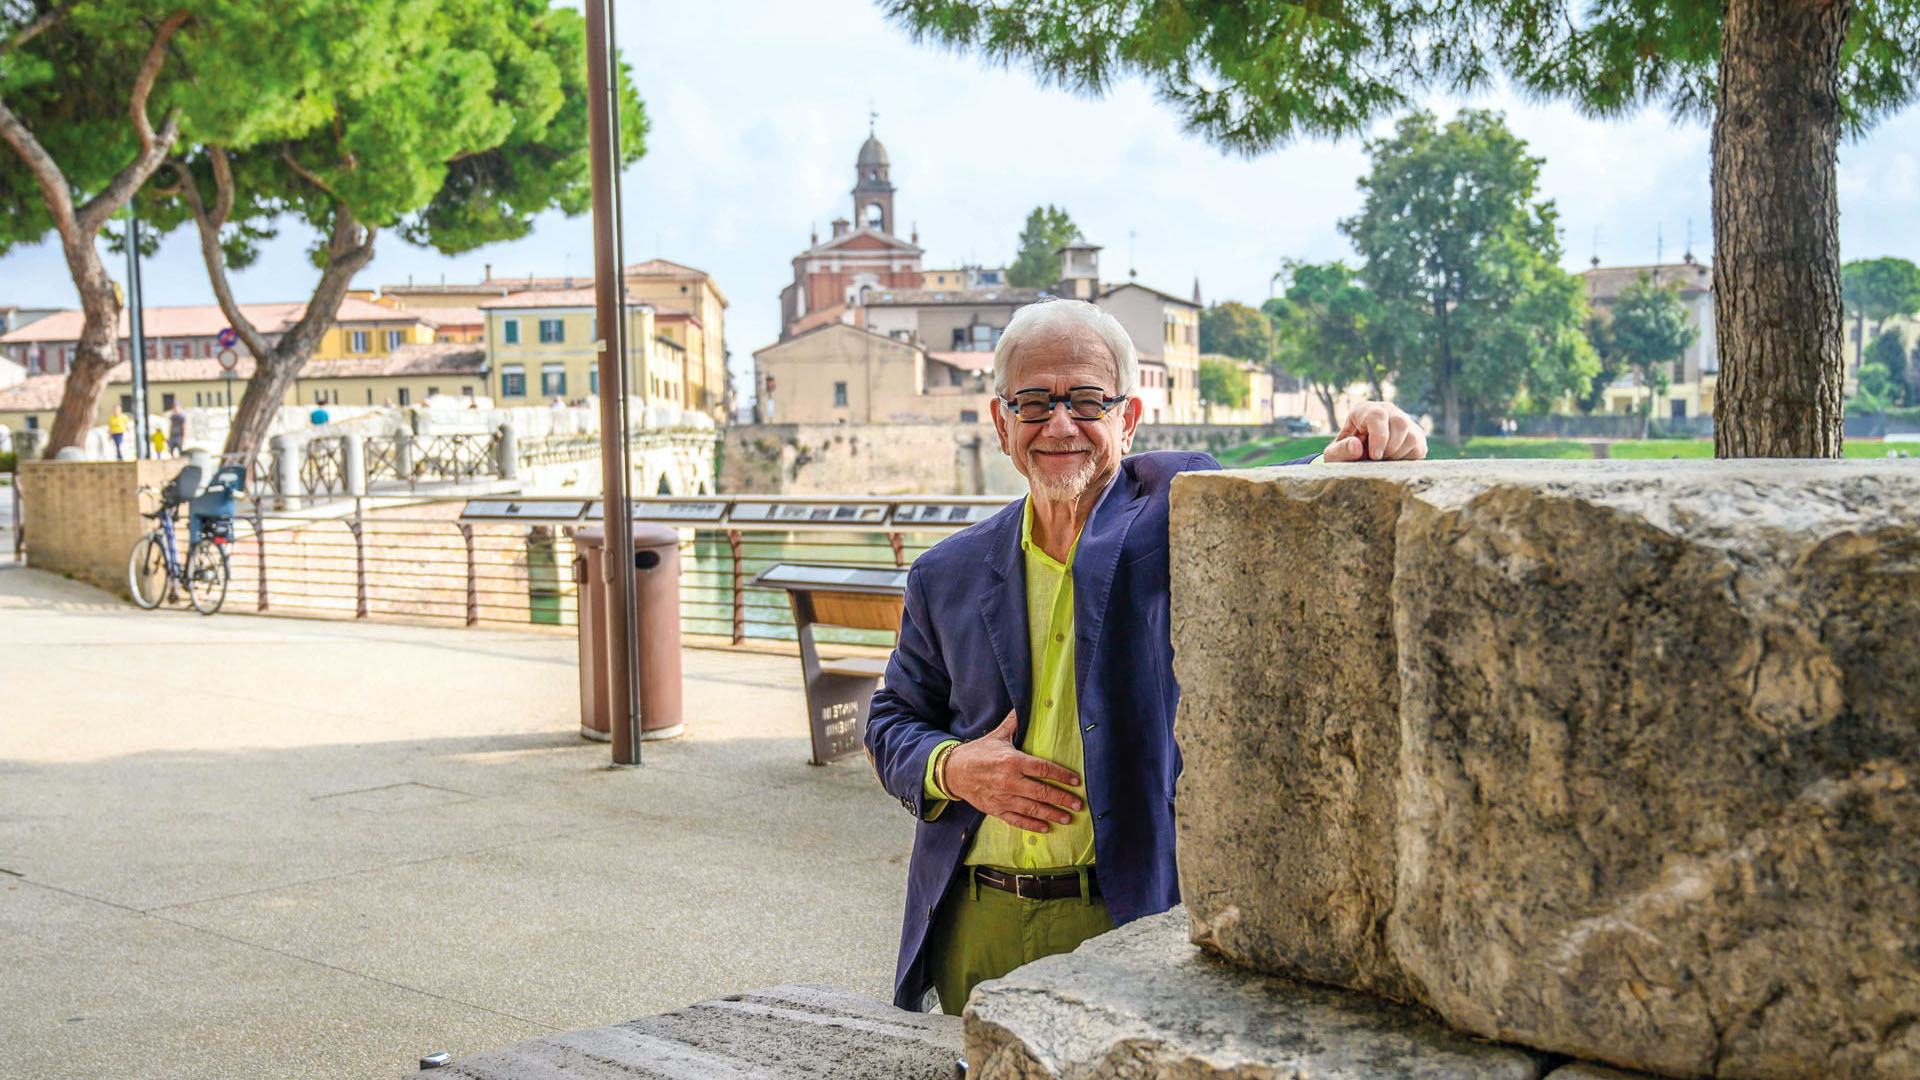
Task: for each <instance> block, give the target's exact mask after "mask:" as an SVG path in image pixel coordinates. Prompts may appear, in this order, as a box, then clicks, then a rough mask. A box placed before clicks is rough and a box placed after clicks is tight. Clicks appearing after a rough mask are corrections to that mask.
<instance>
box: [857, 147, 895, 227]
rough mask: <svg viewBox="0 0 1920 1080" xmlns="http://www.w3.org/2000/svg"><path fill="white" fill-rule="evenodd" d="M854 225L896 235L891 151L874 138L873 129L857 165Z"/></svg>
mask: <svg viewBox="0 0 1920 1080" xmlns="http://www.w3.org/2000/svg"><path fill="white" fill-rule="evenodd" d="M853 173H854V184H853V221H854V227H855V228H861V229H873V230H875V231H876V232H882V233H886V234H887V235H888V236H892V235H893V183H892V181H890V180H888V179H887V148H886V147H884V146H881V145H880V140H879V139H876V138H874V136H873V128H872V126H871V125H869V126H868V128H867V141H866V142H864V143H861V144H860V157H859V158H858V159H857V160H856V161H855V162H854V165H853Z"/></svg>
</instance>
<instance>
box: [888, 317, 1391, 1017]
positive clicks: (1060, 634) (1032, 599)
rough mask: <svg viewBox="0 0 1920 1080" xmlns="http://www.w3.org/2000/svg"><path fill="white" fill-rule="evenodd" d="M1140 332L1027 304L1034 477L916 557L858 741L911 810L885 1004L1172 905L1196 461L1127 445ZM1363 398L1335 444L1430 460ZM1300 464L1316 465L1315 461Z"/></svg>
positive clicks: (1018, 330) (996, 421) (1020, 326)
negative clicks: (1178, 564)
mask: <svg viewBox="0 0 1920 1080" xmlns="http://www.w3.org/2000/svg"><path fill="white" fill-rule="evenodd" d="M1136 366H1137V365H1136V360H1135V356H1134V349H1133V343H1132V342H1131V341H1130V340H1129V339H1128V338H1127V334H1126V331H1125V330H1123V329H1122V328H1121V326H1120V324H1119V323H1118V322H1117V321H1115V320H1114V319H1113V317H1112V316H1110V315H1107V314H1105V313H1104V312H1102V311H1100V309H1098V308H1096V307H1095V306H1093V305H1092V304H1089V303H1086V302H1084V301H1079V300H1054V301H1043V302H1041V303H1038V304H1034V305H1031V306H1029V307H1026V308H1022V309H1021V310H1020V311H1018V312H1016V313H1015V315H1014V317H1013V319H1012V321H1011V322H1010V323H1009V324H1008V326H1007V329H1006V332H1005V333H1004V334H1003V335H1002V337H1001V339H1000V345H999V347H998V348H997V349H996V350H995V352H994V358H993V370H994V391H995V394H996V396H997V397H998V398H999V403H998V405H997V406H996V407H995V409H994V410H993V426H994V430H995V431H996V432H998V433H999V437H1000V448H1001V450H1002V451H1004V452H1005V453H1006V454H1007V455H1008V456H1009V457H1011V458H1012V459H1013V464H1014V467H1015V468H1016V469H1018V470H1019V471H1020V473H1021V475H1023V476H1025V477H1026V478H1027V482H1028V486H1029V494H1028V496H1027V498H1025V499H1022V500H1020V501H1019V502H1016V503H1014V504H1012V505H1010V506H1008V507H1007V508H1006V509H1005V510H1004V511H1002V512H1000V513H999V514H996V515H995V516H994V517H993V518H991V519H990V520H988V521H984V522H981V523H980V524H978V525H975V526H973V527H972V528H969V529H967V530H965V531H964V532H961V533H958V534H956V535H954V536H952V537H949V538H948V539H946V540H945V541H943V542H941V543H940V544H938V545H936V546H935V547H934V548H933V549H932V550H930V551H928V552H927V553H926V554H925V555H922V556H921V557H920V558H919V560H918V561H916V562H915V563H914V565H913V569H912V571H911V572H910V573H909V574H908V576H907V598H906V612H905V615H904V617H903V619H902V621H901V626H900V644H899V646H898V647H897V648H896V649H895V650H894V653H893V658H892V660H891V661H890V662H889V663H888V665H887V679H886V686H885V688H884V689H882V690H881V691H880V692H879V693H877V694H875V695H874V698H873V709H872V713H871V717H870V719H869V720H868V725H867V748H868V750H869V752H870V753H871V754H872V756H873V761H874V766H875V769H876V770H877V771H878V773H879V775H880V779H881V782H882V783H883V784H884V785H885V787H886V789H887V791H888V792H889V793H890V794H892V795H893V796H894V797H896V798H898V799H899V800H900V801H901V803H902V804H903V805H905V806H906V807H907V808H908V809H909V810H911V811H912V812H913V813H914V814H915V816H916V817H918V818H919V819H920V820H919V825H918V829H917V833H916V835H915V838H914V845H913V864H912V868H911V871H910V877H909V883H908V886H907V913H906V926H905V929H904V931H903V932H902V934H901V940H900V959H899V967H898V969H897V972H896V975H895V988H894V1001H895V1003H896V1004H898V1005H900V1006H902V1007H904V1008H912V1009H918V1008H926V1007H927V1006H928V1005H929V1004H930V1001H929V991H934V992H936V993H937V994H938V998H939V1004H940V1007H941V1008H943V1009H945V1010H946V1011H947V1012H949V1013H956V1014H957V1013H959V1012H960V1010H961V1009H962V1007H963V1006H964V1005H965V1004H966V999H967V995H968V993H969V992H971V990H972V989H973V986H974V984H975V983H977V982H980V981H982V980H984V979H991V978H997V977H999V976H1001V975H1004V974H1006V973H1007V972H1008V971H1011V970H1013V969H1014V968H1016V967H1019V966H1020V965H1022V964H1025V963H1027V962H1029V961H1032V960H1037V959H1039V958H1040V957H1042V956H1046V955H1049V954H1051V953H1056V952H1064V951H1067V950H1070V949H1072V948H1074V947H1075V946H1076V945H1078V944H1079V943H1080V942H1082V941H1084V940H1086V939H1087V938H1089V937H1092V936H1093V935H1095V934H1099V933H1103V932H1105V931H1107V930H1109V929H1112V928H1113V926H1114V925H1115V924H1117V923H1124V922H1128V921H1130V920H1133V919H1137V918H1140V917H1141V916H1143V915H1151V914H1154V913H1156V912H1160V911H1165V910H1166V909H1167V908H1169V907H1172V906H1173V905H1174V904H1175V903H1177V902H1178V901H1179V894H1178V883H1177V881H1176V880H1175V875H1174V862H1173V841H1174V837H1173V798H1174V783H1175V781H1176V780H1177V778H1178V777H1179V773H1180V756H1179V751H1178V750H1177V749H1176V748H1175V746H1174V742H1173V715H1174V704H1175V702H1176V701H1177V700H1178V696H1179V687H1178V686H1176V685H1175V684H1174V680H1173V646H1172V642H1171V641H1170V639H1169V637H1168V593H1167V493H1168V490H1169V486H1170V484H1171V483H1172V480H1173V477H1174V474H1175V473H1178V472H1180V471H1182V470H1187V469H1217V468H1219V467H1220V465H1219V463H1218V462H1216V461H1214V460H1213V459H1212V458H1210V457H1208V456H1206V455H1205V454H1188V453H1154V454H1141V455H1138V456H1136V457H1131V458H1125V459H1124V460H1123V459H1122V455H1124V454H1125V453H1126V452H1127V450H1128V448H1129V446H1130V445H1131V443H1132V440H1133V434H1134V431H1135V429H1136V428H1137V427H1138V426H1139V423H1140V415H1141V412H1142V407H1141V404H1140V400H1139V399H1138V398H1136V397H1133V396H1131V395H1132V391H1133V387H1134V378H1135V372H1136ZM1425 454H1426V436H1425V434H1424V433H1423V432H1422V431H1421V430H1420V428H1419V426H1418V425H1417V424H1415V423H1414V422H1413V421H1412V419H1411V418H1409V417H1408V416H1407V415H1406V414H1405V413H1403V412H1401V411H1400V410H1399V409H1397V408H1395V407H1393V406H1391V405H1386V404H1383V403H1379V402H1369V403H1366V404H1364V405H1361V406H1358V407H1356V408H1355V409H1354V411H1353V413H1352V414H1351V415H1349V417H1348V418H1347V422H1346V425H1345V426H1344V427H1343V428H1342V429H1341V431H1340V435H1339V438H1337V439H1336V440H1335V441H1334V442H1333V443H1332V444H1331V445H1329V446H1328V447H1327V450H1326V459H1327V460H1329V461H1353V460H1359V459H1362V458H1373V459H1384V458H1406V459H1417V458H1420V457H1423V456H1424V455H1425ZM1302 460H1310V459H1302Z"/></svg>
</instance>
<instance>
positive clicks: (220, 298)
mask: <svg viewBox="0 0 1920 1080" xmlns="http://www.w3.org/2000/svg"><path fill="white" fill-rule="evenodd" d="M208 150H209V151H210V152H211V155H212V157H213V161H214V167H213V182H214V209H213V212H212V213H208V212H207V208H206V204H205V203H203V202H202V201H201V199H200V185H199V184H197V183H195V182H194V179H193V173H191V172H189V171H188V170H187V167H186V166H185V165H184V164H180V163H175V165H174V169H175V171H176V172H178V173H179V174H180V195H181V197H182V198H184V199H186V201H187V208H188V209H189V210H191V211H192V212H193V224H194V226H195V228H196V229H197V230H198V231H199V233H200V257H201V259H202V260H203V261H205V262H206V264H207V281H208V282H209V283H211V284H212V285H213V297H214V299H215V301H217V302H218V303H219V305H220V313H221V314H222V315H225V316H226V317H227V325H229V326H231V327H233V332H234V333H236V334H239V335H240V340H241V342H242V343H244V344H245V345H246V347H247V351H249V352H251V353H253V355H254V358H255V359H256V360H261V359H265V357H266V356H267V354H268V353H269V352H270V351H272V349H273V346H272V345H271V344H269V343H268V341H267V338H266V335H265V334H262V333H261V332H260V331H259V329H258V328H256V327H255V326H254V325H253V323H252V322H250V321H249V320H248V319H247V317H246V315H245V314H243V313H242V312H241V311H240V304H239V302H238V301H237V300H235V299H234V298H233V285H232V283H230V282H229V281H228V280H227V256H226V252H225V251H223V250H221V247H220V229H221V228H222V227H223V226H225V225H226V223H227V215H228V214H229V213H232V211H233V174H232V172H231V171H230V170H229V169H227V168H226V162H227V155H226V151H225V150H223V149H221V148H220V147H217V146H214V147H209V148H208Z"/></svg>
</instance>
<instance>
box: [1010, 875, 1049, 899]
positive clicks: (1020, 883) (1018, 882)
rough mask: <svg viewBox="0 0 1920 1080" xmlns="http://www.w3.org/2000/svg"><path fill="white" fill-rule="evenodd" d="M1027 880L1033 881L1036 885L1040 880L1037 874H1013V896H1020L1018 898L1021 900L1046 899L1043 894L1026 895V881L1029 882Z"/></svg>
mask: <svg viewBox="0 0 1920 1080" xmlns="http://www.w3.org/2000/svg"><path fill="white" fill-rule="evenodd" d="M1029 881H1031V882H1033V883H1035V884H1036V885H1037V884H1039V882H1040V876H1039V875H1038V874H1015V875H1013V895H1014V896H1016V897H1018V898H1020V899H1022V900H1044V899H1046V897H1044V896H1028V895H1027V882H1029Z"/></svg>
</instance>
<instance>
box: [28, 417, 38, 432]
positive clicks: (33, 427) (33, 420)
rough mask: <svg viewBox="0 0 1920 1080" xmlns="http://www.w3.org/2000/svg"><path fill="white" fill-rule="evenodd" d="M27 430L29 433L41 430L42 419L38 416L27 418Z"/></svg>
mask: <svg viewBox="0 0 1920 1080" xmlns="http://www.w3.org/2000/svg"><path fill="white" fill-rule="evenodd" d="M27 430H28V431H39V430H40V418H39V417H37V416H29V417H27Z"/></svg>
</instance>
